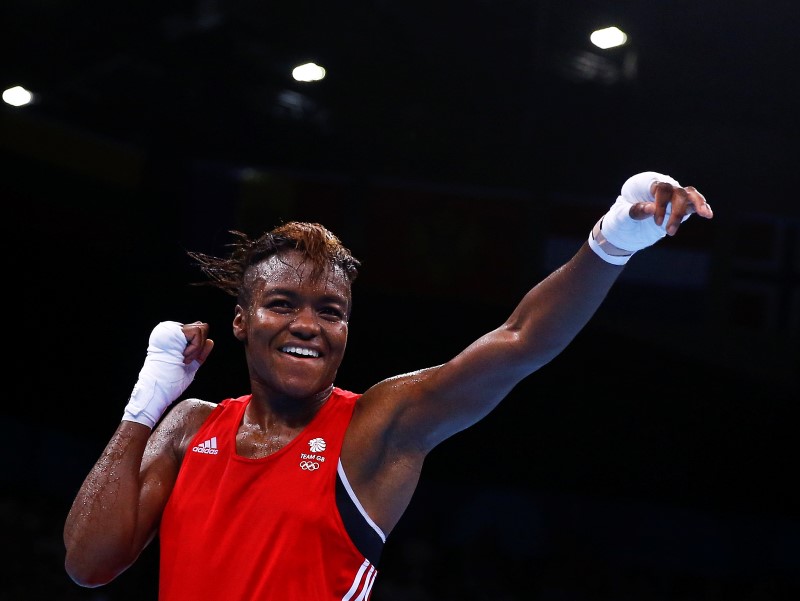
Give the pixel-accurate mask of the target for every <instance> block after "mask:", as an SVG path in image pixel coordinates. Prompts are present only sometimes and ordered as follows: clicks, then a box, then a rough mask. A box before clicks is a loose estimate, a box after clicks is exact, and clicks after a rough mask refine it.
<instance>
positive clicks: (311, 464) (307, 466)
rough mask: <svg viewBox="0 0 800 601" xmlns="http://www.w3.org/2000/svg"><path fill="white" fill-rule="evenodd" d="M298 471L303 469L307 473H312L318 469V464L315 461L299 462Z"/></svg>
mask: <svg viewBox="0 0 800 601" xmlns="http://www.w3.org/2000/svg"><path fill="white" fill-rule="evenodd" d="M300 469H304V470H306V471H309V472H313V471H314V470H318V469H319V463H317V462H316V461H301V462H300Z"/></svg>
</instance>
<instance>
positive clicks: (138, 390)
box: [122, 321, 200, 428]
mask: <svg viewBox="0 0 800 601" xmlns="http://www.w3.org/2000/svg"><path fill="white" fill-rule="evenodd" d="M186 344H187V341H186V337H185V336H184V334H183V330H182V329H181V324H180V323H178V322H176V321H162V322H161V323H159V324H158V325H157V326H156V327H155V328H153V331H152V332H151V333H150V341H149V345H148V347H147V357H145V360H144V365H143V366H142V369H141V371H140V372H139V380H138V381H137V382H136V385H135V386H134V387H133V391H132V392H131V396H130V399H129V400H128V404H127V406H126V407H125V413H124V414H123V416H122V419H123V420H125V421H132V422H137V423H140V424H144V425H146V426H148V427H150V428H153V427H154V426H155V425H156V423H157V422H158V420H159V419H161V416H162V415H163V414H164V412H165V411H166V410H167V407H169V406H170V404H171V403H172V402H173V401H174V400H175V399H177V398H178V397H179V396H180V395H181V394H182V393H183V391H184V390H186V388H187V387H188V386H189V384H191V382H192V380H194V375H195V373H196V372H197V369H198V368H199V367H200V363H199V362H198V361H192V362H191V363H190V364H189V365H185V364H184V362H183V351H184V349H185V348H186Z"/></svg>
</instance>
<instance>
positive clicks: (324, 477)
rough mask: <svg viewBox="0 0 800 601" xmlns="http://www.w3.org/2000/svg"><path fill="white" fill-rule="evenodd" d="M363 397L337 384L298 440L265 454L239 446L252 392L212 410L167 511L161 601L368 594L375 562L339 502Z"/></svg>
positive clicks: (295, 600)
mask: <svg viewBox="0 0 800 601" xmlns="http://www.w3.org/2000/svg"><path fill="white" fill-rule="evenodd" d="M359 396H360V395H357V394H354V393H351V392H347V391H343V390H341V389H338V388H336V389H334V392H333V394H332V395H331V397H330V398H329V399H328V401H327V402H326V403H325V404H324V405H323V406H322V408H321V409H320V411H319V413H318V414H317V415H316V417H314V419H313V420H312V421H311V423H310V424H308V426H306V428H305V429H303V431H302V432H300V434H298V435H297V437H295V439H294V440H292V441H291V442H290V443H289V444H287V445H286V446H285V447H284V448H282V449H281V450H280V451H278V452H277V453H274V454H272V455H270V456H268V457H264V458H261V459H248V458H246V457H240V456H239V455H237V454H236V433H237V430H238V428H239V425H240V424H241V422H242V416H243V414H244V410H245V407H246V406H247V403H248V402H249V401H250V395H247V396H243V397H240V398H237V399H227V400H225V401H223V402H221V403H220V404H219V405H218V406H217V407H216V408H215V409H214V411H213V412H212V413H211V414H210V415H209V417H208V419H207V420H206V421H205V423H204V424H203V425H202V427H201V428H200V430H199V431H198V433H197V435H196V436H195V437H194V439H193V440H192V442H191V444H190V445H189V448H188V449H187V451H186V455H185V457H184V459H183V463H182V465H181V467H180V471H179V473H178V477H177V480H176V482H175V487H174V489H173V491H172V494H171V495H170V498H169V501H168V502H167V505H166V507H165V509H164V514H163V516H162V520H161V525H160V530H159V539H160V562H161V570H160V582H159V599H160V601H207V600H209V599H225V600H226V601H256V600H258V601H266V600H277V599H280V601H366V600H368V599H369V595H370V591H371V589H372V584H373V582H374V580H375V576H376V575H377V570H376V568H375V566H374V565H372V563H370V561H369V560H368V559H366V557H365V556H364V554H363V553H361V552H359V550H358V549H357V548H356V546H355V545H354V543H353V542H352V540H351V538H350V536H349V535H348V533H347V530H346V528H345V526H344V524H343V522H342V518H341V516H340V513H339V511H338V510H337V506H336V481H337V467H338V464H339V454H340V451H341V448H342V441H343V439H344V433H345V430H346V429H347V425H348V424H349V423H350V418H351V416H352V414H353V408H354V407H355V402H356V400H357V399H358V397H359ZM367 519H368V518H367Z"/></svg>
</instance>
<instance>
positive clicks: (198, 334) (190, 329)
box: [181, 321, 214, 365]
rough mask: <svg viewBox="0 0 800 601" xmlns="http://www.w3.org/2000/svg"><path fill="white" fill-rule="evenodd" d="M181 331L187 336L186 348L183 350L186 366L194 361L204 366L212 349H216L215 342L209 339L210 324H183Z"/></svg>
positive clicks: (199, 322)
mask: <svg viewBox="0 0 800 601" xmlns="http://www.w3.org/2000/svg"><path fill="white" fill-rule="evenodd" d="M181 329H182V330H183V335H184V336H186V348H185V349H184V350H183V362H184V364H185V365H189V364H190V363H191V362H192V361H197V362H198V363H199V364H200V365H202V364H203V362H204V361H205V360H206V358H208V354H209V353H210V352H211V349H212V348H214V341H213V340H212V339H211V338H209V337H208V332H209V326H208V324H207V323H203V322H202V321H194V322H192V323H187V324H183V325H182V326H181Z"/></svg>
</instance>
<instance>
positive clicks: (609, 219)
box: [589, 171, 689, 265]
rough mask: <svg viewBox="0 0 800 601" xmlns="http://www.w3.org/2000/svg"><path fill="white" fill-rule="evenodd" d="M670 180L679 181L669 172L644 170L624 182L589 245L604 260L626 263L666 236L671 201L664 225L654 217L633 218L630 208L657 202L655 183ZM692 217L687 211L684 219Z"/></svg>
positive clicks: (619, 263)
mask: <svg viewBox="0 0 800 601" xmlns="http://www.w3.org/2000/svg"><path fill="white" fill-rule="evenodd" d="M655 181H659V182H668V183H670V184H672V185H673V186H676V187H680V184H679V183H678V182H677V181H676V180H674V179H673V178H671V177H670V176H668V175H663V174H661V173H656V172H655V171H645V172H643V173H638V174H636V175H634V176H633V177H630V178H628V180H627V181H626V182H625V183H624V184H623V185H622V190H621V191H620V195H619V196H618V197H617V200H616V202H615V203H614V204H613V205H611V208H610V209H609V210H608V213H606V214H605V216H604V217H603V218H602V219H601V220H600V222H599V224H600V227H599V228H598V227H597V226H595V228H594V230H593V231H592V232H591V233H590V234H589V246H590V247H591V248H592V250H593V251H594V252H595V253H596V254H597V255H598V256H599V257H600V258H601V259H603V260H604V261H607V262H608V263H613V264H614V265H624V264H625V263H627V262H628V259H630V258H631V256H633V253H635V252H636V251H639V250H642V249H643V248H647V247H648V246H651V245H653V244H655V243H656V242H658V241H659V240H661V238H663V237H664V236H666V235H667V229H666V225H667V222H668V221H669V216H670V213H671V212H672V204H671V203H670V204H667V212H666V215H665V216H664V221H663V222H662V224H661V225H656V222H655V219H653V218H652V217H649V218H647V219H641V220H637V219H633V218H632V217H631V216H630V211H631V207H632V206H633V205H635V204H636V203H639V202H655V200H656V199H655V196H654V194H653V192H652V191H651V186H652V184H653V182H655ZM688 218H689V215H688V214H687V215H686V216H684V218H683V220H682V221H686V220H687V219H688Z"/></svg>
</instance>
